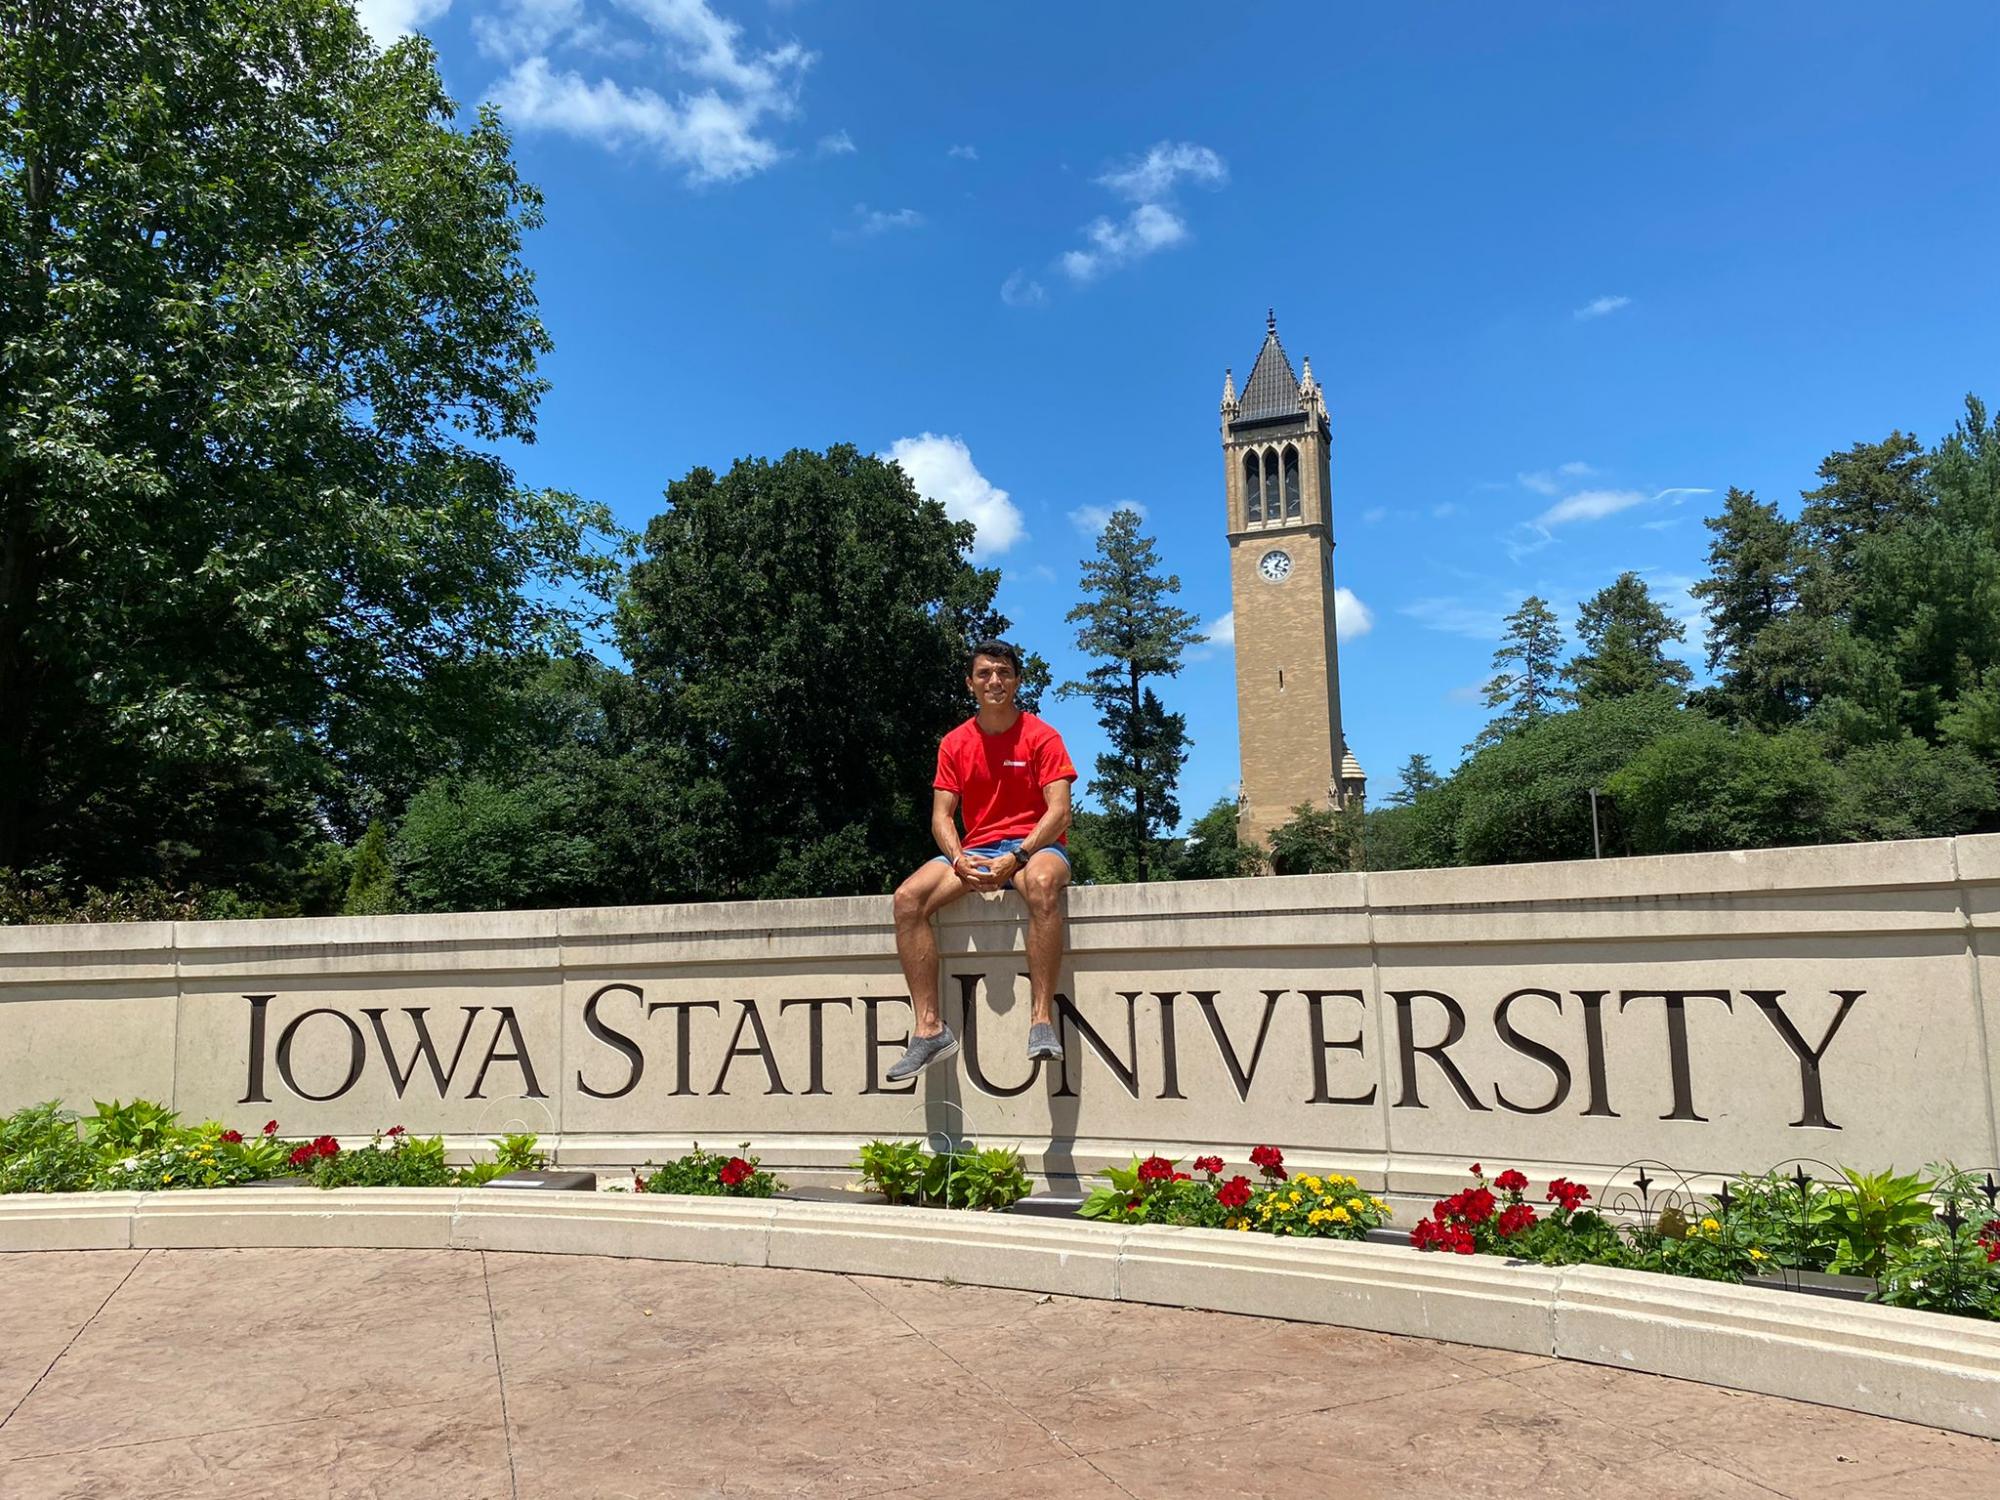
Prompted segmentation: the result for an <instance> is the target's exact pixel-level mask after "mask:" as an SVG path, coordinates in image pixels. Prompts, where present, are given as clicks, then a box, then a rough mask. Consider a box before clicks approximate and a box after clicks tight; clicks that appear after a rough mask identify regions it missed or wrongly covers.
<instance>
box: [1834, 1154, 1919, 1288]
mask: <svg viewBox="0 0 2000 1500" xmlns="http://www.w3.org/2000/svg"><path fill="white" fill-rule="evenodd" d="M1841 1175H1842V1176H1844V1177H1845V1178H1846V1179H1847V1184H1848V1185H1847V1186H1846V1187H1845V1188H1836V1189H1835V1190H1834V1191H1832V1192H1830V1193H1828V1194H1827V1195H1826V1209H1827V1214H1826V1223H1827V1227H1828V1228H1829V1229H1830V1230H1831V1231H1832V1232H1833V1234H1834V1235H1835V1236H1837V1238H1838V1241H1839V1243H1838V1244H1837V1245H1836V1247H1835V1249H1834V1253H1833V1258H1832V1260H1831V1262H1830V1263H1829V1266H1828V1269H1829V1270H1832V1271H1837V1272H1843V1273H1846V1274H1848V1275H1854V1276H1873V1277H1880V1276H1881V1274H1882V1272H1883V1270H1884V1269H1885V1268H1886V1267H1887V1264H1888V1259H1889V1254H1890V1252H1891V1251H1892V1250H1898V1249H1907V1248H1909V1247H1910V1246H1911V1245H1913V1244H1914V1243H1915V1242H1916V1239H1917V1236H1918V1234H1919V1233H1920V1232H1921V1231H1922V1230H1923V1228H1924V1226H1925V1225H1926V1224H1928V1223H1930V1221H1931V1203H1930V1193H1931V1190H1932V1189H1933V1188H1935V1187H1936V1186H1937V1184H1936V1183H1935V1182H1933V1181H1931V1180H1930V1179H1929V1178H1926V1177H1923V1176H1921V1175H1920V1174H1918V1173H1914V1172H1912V1173H1908V1174H1906V1175H1903V1176H1898V1175H1897V1174H1896V1171H1895V1169H1894V1168H1891V1169H1890V1170H1889V1171H1886V1172H1872V1173H1868V1172H1856V1171H1854V1170H1853V1169H1852V1168H1843V1169H1842V1172H1841Z"/></svg>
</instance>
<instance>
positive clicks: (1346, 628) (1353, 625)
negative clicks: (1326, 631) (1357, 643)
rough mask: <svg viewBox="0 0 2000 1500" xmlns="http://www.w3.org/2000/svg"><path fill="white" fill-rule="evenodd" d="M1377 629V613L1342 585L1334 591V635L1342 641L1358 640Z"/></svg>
mask: <svg viewBox="0 0 2000 1500" xmlns="http://www.w3.org/2000/svg"><path fill="white" fill-rule="evenodd" d="M1374 628H1375V611H1374V610H1372V609H1370V608H1369V607H1368V606H1367V605H1365V604H1363V603H1362V602H1361V601H1360V600H1359V599H1357V598H1355V597H1354V590H1352V589H1350V588H1348V587H1347V586H1346V585H1344V584H1343V585H1342V586H1341V587H1339V588H1336V589H1335V590H1334V591H1333V633H1334V635H1335V637H1336V638H1338V639H1339V640H1342V641H1352V640H1358V639H1360V638H1361V637H1362V636H1364V635H1366V634H1368V632H1369V631H1371V630H1373V629H1374Z"/></svg>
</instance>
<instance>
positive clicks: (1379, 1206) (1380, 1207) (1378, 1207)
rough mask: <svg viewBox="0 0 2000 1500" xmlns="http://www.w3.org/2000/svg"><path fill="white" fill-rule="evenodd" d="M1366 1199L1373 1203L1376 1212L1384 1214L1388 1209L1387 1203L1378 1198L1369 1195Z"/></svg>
mask: <svg viewBox="0 0 2000 1500" xmlns="http://www.w3.org/2000/svg"><path fill="white" fill-rule="evenodd" d="M1368 1201H1369V1202H1370V1203H1372V1204H1374V1205H1375V1211H1376V1212H1377V1213H1383V1214H1386V1213H1387V1212H1388V1211H1389V1205H1388V1204H1386V1203H1384V1202H1383V1201H1382V1200H1381V1199H1380V1198H1374V1197H1371V1198H1370V1199H1369V1200H1368Z"/></svg>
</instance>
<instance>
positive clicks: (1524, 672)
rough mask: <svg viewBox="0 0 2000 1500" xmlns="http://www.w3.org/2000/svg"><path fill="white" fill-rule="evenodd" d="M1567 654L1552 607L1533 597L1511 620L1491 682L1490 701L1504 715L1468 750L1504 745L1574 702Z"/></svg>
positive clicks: (1487, 697)
mask: <svg viewBox="0 0 2000 1500" xmlns="http://www.w3.org/2000/svg"><path fill="white" fill-rule="evenodd" d="M1561 654H1562V629H1561V627H1560V626H1558V625H1557V624H1556V617H1555V612H1554V611H1553V610H1551V609H1550V608H1549V604H1548V601H1547V600H1546V599H1543V598H1541V597H1540V596H1539V595H1536V594H1530V595H1529V596H1528V597H1527V598H1525V599H1523V600H1522V601H1521V607H1520V608H1519V609H1517V610H1515V611H1514V613H1512V614H1511V615H1509V616H1507V619H1506V629H1505V632H1504V633H1503V634H1502V635H1501V637H1500V649H1499V650H1497V651H1495V652H1494V653H1493V670H1494V673H1495V675H1494V676H1493V677H1492V678H1490V679H1489V680H1488V681H1487V684H1486V687H1485V690H1484V701H1485V704H1486V706H1487V707H1488V708H1497V709H1500V710H1501V712H1500V713H1499V714H1497V715H1495V716H1494V717H1493V718H1492V719H1491V720H1489V721H1488V723H1487V725H1486V727H1485V728H1484V729H1482V730H1480V732H1479V737H1478V738H1477V739H1475V740H1474V741H1473V742H1472V744H1471V745H1469V746H1467V747H1466V748H1467V749H1468V750H1476V749H1479V748H1482V747H1484V746H1487V745H1493V744H1497V743H1499V742H1500V741H1501V740H1504V739H1505V738H1506V737H1507V736H1508V735H1510V734H1515V733H1517V732H1519V731H1520V730H1523V729H1526V728H1528V727H1529V726H1530V725H1532V724H1536V723H1539V722H1540V721H1541V720H1542V719H1545V718H1547V717H1548V716H1549V715H1550V714H1552V713H1554V712H1555V711H1556V709H1557V708H1558V707H1560V706H1561V705H1562V704H1563V703H1566V702H1567V701H1568V700H1569V696H1570V695H1569V692H1568V690H1567V689H1565V688H1563V687H1562V686H1560V684H1559V681H1558V679H1559V677H1560V675H1561V674H1560V672H1559V671H1558V669H1557V658H1558V657H1559V656H1560V655H1561Z"/></svg>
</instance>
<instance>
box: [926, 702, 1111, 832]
mask: <svg viewBox="0 0 2000 1500" xmlns="http://www.w3.org/2000/svg"><path fill="white" fill-rule="evenodd" d="M1074 780H1076V767H1075V766H1073V765H1071V764H1070V759H1069V751H1067V750H1065V749H1064V748H1063V742H1062V736H1061V735H1059V734H1057V733H1056V732H1055V731H1054V730H1053V729H1051V728H1049V726H1048V725H1046V724H1044V723H1043V722H1042V721H1041V720H1040V719H1038V718H1036V717H1035V716H1034V715H1033V714H1031V713H1025V712H1024V713H1023V714H1022V715H1021V717H1020V718H1018V719H1016V720H1015V721H1014V727H1013V728H1012V729H1007V730H1003V731H1002V732H1001V733H999V734H988V733H986V732H985V731H984V730H982V729H981V728H980V727H979V720H978V718H977V717H974V718H970V719H967V720H966V721H965V722H964V723H963V724H961V725H959V726H958V728H956V729H954V730H953V731H952V732H951V733H950V734H948V735H946V736H945V737H944V739H943V741H942V742H941V743H940V744H939V745H938V761H937V776H936V777H935V778H934V779H933V780H932V782H931V785H932V786H934V787H936V788H937V789H938V790H939V791H944V792H957V793H958V816H959V819H960V821H961V824H962V826H963V827H964V829H965V847H966V848H968V849H977V848H980V847H982V846H984V845H986V844H992V843H997V842H998V841H999V840H1001V839H1024V838H1026V837H1027V836H1028V835H1029V834H1030V833H1032V832H1033V831H1034V827H1035V825H1036V824H1037V823H1039V822H1041V821H1042V814H1043V813H1045V812H1047V811H1048V801H1047V799H1046V798H1044V797H1043V796H1042V789H1043V788H1044V787H1046V786H1047V785H1048V784H1049V783H1050V782H1052V781H1074ZM1056 842H1057V843H1066V842H1067V840H1065V839H1058V840H1057V841H1056Z"/></svg>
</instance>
